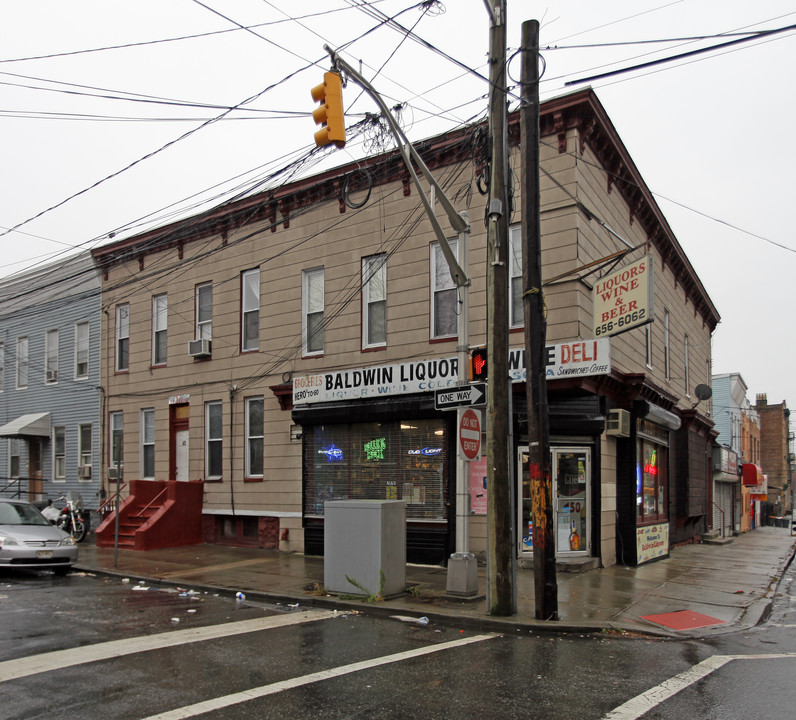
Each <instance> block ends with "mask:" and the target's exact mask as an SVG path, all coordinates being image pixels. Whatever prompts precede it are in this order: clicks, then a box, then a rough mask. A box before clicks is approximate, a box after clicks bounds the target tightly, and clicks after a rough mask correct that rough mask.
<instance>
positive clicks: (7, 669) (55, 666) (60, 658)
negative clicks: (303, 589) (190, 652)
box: [0, 610, 334, 682]
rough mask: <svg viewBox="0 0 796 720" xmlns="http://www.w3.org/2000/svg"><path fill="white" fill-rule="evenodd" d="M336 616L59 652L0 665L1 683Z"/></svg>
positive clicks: (265, 621) (289, 618)
mask: <svg viewBox="0 0 796 720" xmlns="http://www.w3.org/2000/svg"><path fill="white" fill-rule="evenodd" d="M333 616H334V613H333V612H332V611H331V610H310V611H303V612H298V613H290V614H287V615H273V616H270V617H264V618H255V619H253V620H242V621H240V622H232V623H222V624H220V625H209V626H207V627H198V628H189V629H186V630H172V631H171V632H165V633H158V634H157V635H142V636H141V637H133V638H127V639H124V640H111V641H109V642H103V643H96V644H95V645H86V646H85V647H78V648H71V649H69V650H56V651H54V652H47V653H41V654H40V655H31V656H29V657H23V658H18V659H16V660H7V661H5V662H2V663H0V682H6V681H7V680H15V679H17V678H21V677H27V676H28V675H35V674H37V673H42V672H48V671H51V670H59V669H61V668H65V667H70V666H72V665H81V664H83V663H89V662H96V661H97V660H108V659H110V658H115V657H122V656H124V655H132V654H133V653H139V652H146V651H147V650H159V649H161V648H166V647H174V646H175V645H184V644H186V643H194V642H202V641H203V640H215V639H216V638H222V637H228V636H230V635H241V634H243V633H250V632H257V631H259V630H270V629H271V628H278V627H287V626H289V625H297V624H301V623H306V622H314V621H316V620H325V619H326V618H329V617H333Z"/></svg>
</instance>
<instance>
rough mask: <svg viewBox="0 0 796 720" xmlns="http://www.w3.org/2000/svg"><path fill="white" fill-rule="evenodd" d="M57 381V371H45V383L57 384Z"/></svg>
mask: <svg viewBox="0 0 796 720" xmlns="http://www.w3.org/2000/svg"><path fill="white" fill-rule="evenodd" d="M57 380H58V371H57V370H48V371H47V382H57Z"/></svg>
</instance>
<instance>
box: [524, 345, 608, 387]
mask: <svg viewBox="0 0 796 720" xmlns="http://www.w3.org/2000/svg"><path fill="white" fill-rule="evenodd" d="M610 372H611V341H610V340H609V339H608V338H600V339H599V340H575V341H573V342H566V343H558V344H557V345H547V346H546V347H545V376H546V377H548V378H550V379H551V380H552V379H555V378H565V377H586V376H588V375H607V374H608V373H610ZM509 376H510V377H511V381H512V382H525V377H526V371H525V350H524V349H523V348H513V349H511V350H509Z"/></svg>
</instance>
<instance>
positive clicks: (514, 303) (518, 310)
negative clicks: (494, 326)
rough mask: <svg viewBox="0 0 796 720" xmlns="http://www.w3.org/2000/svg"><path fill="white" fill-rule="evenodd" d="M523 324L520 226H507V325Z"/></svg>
mask: <svg viewBox="0 0 796 720" xmlns="http://www.w3.org/2000/svg"><path fill="white" fill-rule="evenodd" d="M524 324H525V316H524V310H523V302H522V227H521V226H520V225H512V226H511V227H510V228H509V327H513V328H518V327H522V326H523V325H524Z"/></svg>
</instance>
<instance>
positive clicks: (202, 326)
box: [195, 282, 213, 340]
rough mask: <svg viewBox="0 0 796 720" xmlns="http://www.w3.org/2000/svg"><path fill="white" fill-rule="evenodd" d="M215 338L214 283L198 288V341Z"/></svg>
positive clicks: (198, 286)
mask: <svg viewBox="0 0 796 720" xmlns="http://www.w3.org/2000/svg"><path fill="white" fill-rule="evenodd" d="M212 338H213V283H210V282H206V283H202V284H201V285H197V286H196V337H195V339H196V340H212Z"/></svg>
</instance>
